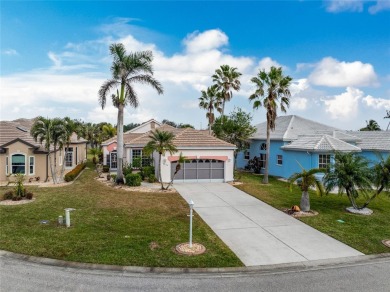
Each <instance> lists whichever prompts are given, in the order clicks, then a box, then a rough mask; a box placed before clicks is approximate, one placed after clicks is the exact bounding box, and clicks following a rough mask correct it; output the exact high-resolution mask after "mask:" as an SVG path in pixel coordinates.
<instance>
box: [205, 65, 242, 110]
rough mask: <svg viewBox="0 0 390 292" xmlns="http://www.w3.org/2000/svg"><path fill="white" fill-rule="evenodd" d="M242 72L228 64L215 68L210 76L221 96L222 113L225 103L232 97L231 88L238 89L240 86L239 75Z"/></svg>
mask: <svg viewBox="0 0 390 292" xmlns="http://www.w3.org/2000/svg"><path fill="white" fill-rule="evenodd" d="M241 75H242V74H241V73H240V72H238V71H237V68H234V67H230V66H229V65H222V66H221V67H220V68H218V69H216V70H215V74H214V75H212V76H211V77H212V78H213V82H214V83H215V84H216V85H217V90H218V92H220V94H221V98H222V115H224V114H225V103H226V102H227V101H230V100H231V99H232V97H233V92H232V90H236V91H239V90H240V87H241V82H240V76H241Z"/></svg>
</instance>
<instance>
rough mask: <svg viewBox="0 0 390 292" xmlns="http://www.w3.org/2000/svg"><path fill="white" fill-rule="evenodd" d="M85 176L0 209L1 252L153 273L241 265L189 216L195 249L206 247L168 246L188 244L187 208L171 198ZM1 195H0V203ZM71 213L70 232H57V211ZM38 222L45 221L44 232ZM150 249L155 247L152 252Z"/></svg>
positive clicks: (89, 174) (176, 196)
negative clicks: (191, 251)
mask: <svg viewBox="0 0 390 292" xmlns="http://www.w3.org/2000/svg"><path fill="white" fill-rule="evenodd" d="M95 176H96V172H94V171H93V170H91V169H86V170H85V171H84V172H83V173H82V175H81V177H80V178H79V179H78V180H77V181H76V182H75V183H74V184H72V185H69V186H66V187H58V188H37V187H29V186H28V183H26V186H27V189H28V190H29V191H33V193H34V196H35V198H36V201H35V202H33V203H30V204H26V205H19V206H0V249H2V250H8V251H12V252H16V253H22V254H28V255H34V256H41V257H48V258H55V259H62V260H67V261H77V262H87V263H100V264H116V265H135V266H154V267H157V266H158V267H230V266H242V263H241V261H240V260H239V259H238V258H237V257H236V256H235V255H234V254H233V253H232V252H231V251H230V250H229V248H227V247H226V246H225V244H224V243H223V242H222V241H221V240H220V239H219V238H218V237H217V236H216V235H215V234H214V233H213V232H212V230H211V229H210V228H209V227H208V226H207V225H206V224H205V223H204V222H203V221H202V220H201V219H200V217H199V216H197V215H196V216H195V217H194V227H193V238H194V242H199V243H202V244H203V245H205V247H206V249H207V251H206V253H205V254H203V255H199V256H192V257H191V256H184V255H178V254H175V253H174V252H173V249H174V247H175V246H176V245H177V244H179V243H182V242H187V241H188V228H189V219H188V217H187V214H188V213H189V209H188V205H187V203H186V202H185V201H184V200H183V199H182V198H181V197H180V195H179V194H177V193H161V192H157V193H135V192H128V191H124V190H118V189H113V188H109V187H107V186H104V185H103V184H101V183H99V182H97V181H95V180H94V177H95ZM6 190H7V188H5V187H1V188H0V196H1V197H2V195H3V193H4V192H5V191H6ZM68 207H71V208H75V209H76V211H74V212H72V214H71V219H72V223H73V224H74V225H73V226H72V227H70V228H66V227H58V226H57V217H58V216H59V215H63V214H64V208H68ZM40 220H50V223H49V224H48V225H42V224H40V223H39V222H40ZM152 242H155V243H156V244H157V246H158V247H157V248H154V249H151V248H150V244H151V243H152Z"/></svg>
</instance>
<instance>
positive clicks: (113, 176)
mask: <svg viewBox="0 0 390 292" xmlns="http://www.w3.org/2000/svg"><path fill="white" fill-rule="evenodd" d="M111 179H112V181H113V182H116V174H111Z"/></svg>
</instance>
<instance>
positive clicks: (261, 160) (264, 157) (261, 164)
mask: <svg viewBox="0 0 390 292" xmlns="http://www.w3.org/2000/svg"><path fill="white" fill-rule="evenodd" d="M266 157H267V154H263V153H260V167H261V168H265V160H266Z"/></svg>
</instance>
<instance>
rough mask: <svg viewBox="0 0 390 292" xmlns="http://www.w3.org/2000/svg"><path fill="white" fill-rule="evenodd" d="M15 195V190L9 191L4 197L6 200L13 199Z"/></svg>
mask: <svg viewBox="0 0 390 292" xmlns="http://www.w3.org/2000/svg"><path fill="white" fill-rule="evenodd" d="M13 197H14V192H13V191H7V192H5V193H4V196H3V199H4V200H12V198H13Z"/></svg>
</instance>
